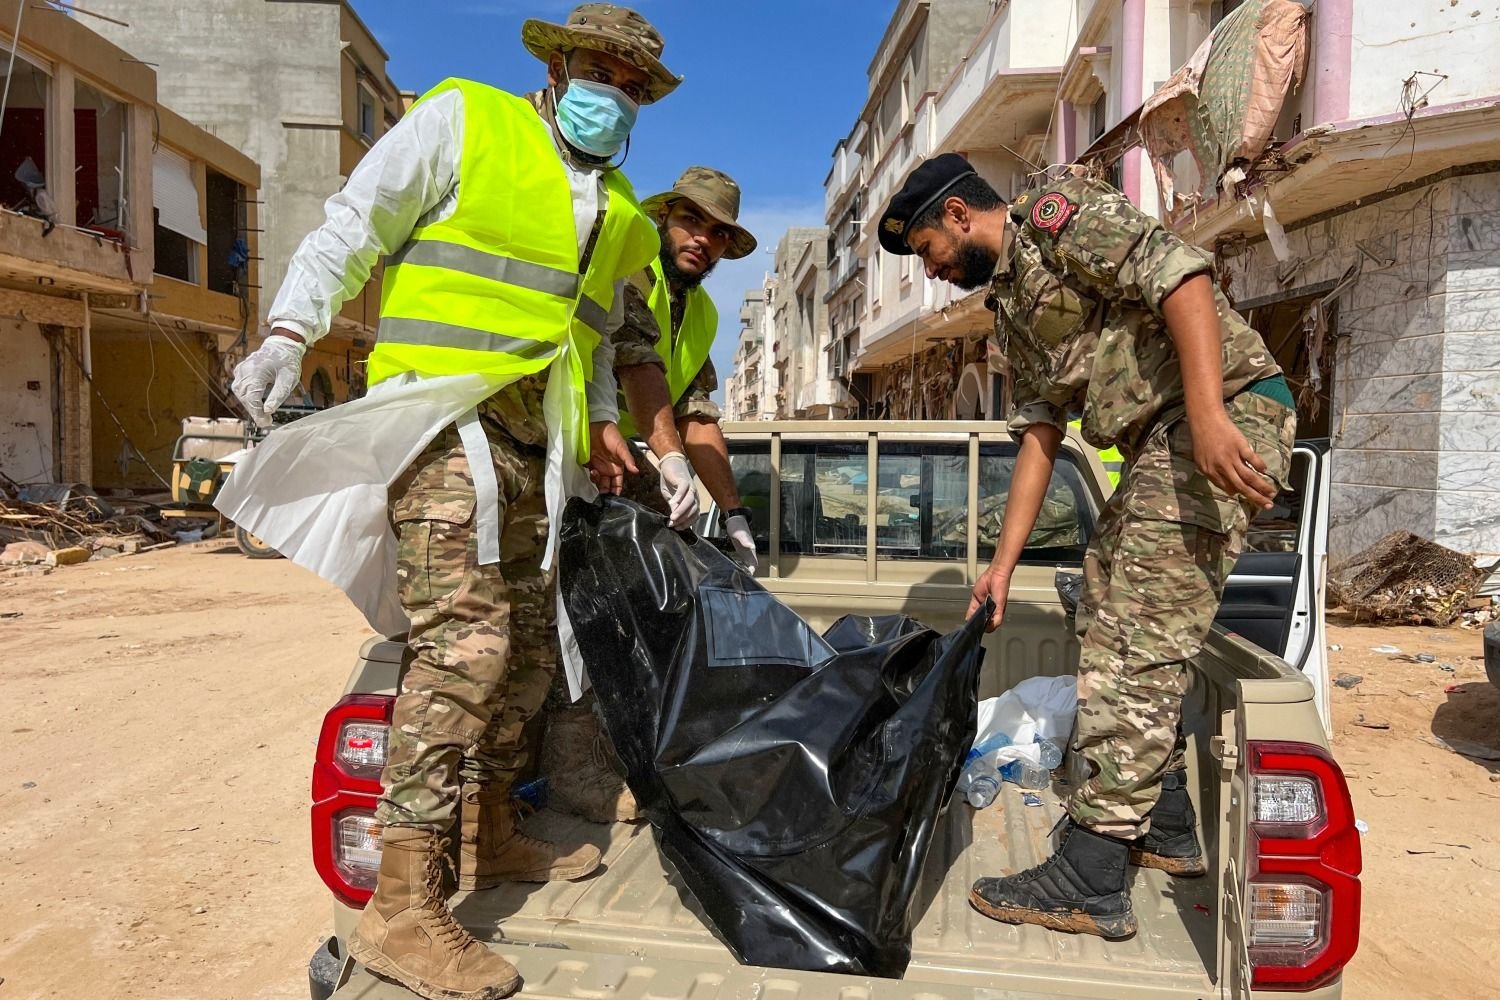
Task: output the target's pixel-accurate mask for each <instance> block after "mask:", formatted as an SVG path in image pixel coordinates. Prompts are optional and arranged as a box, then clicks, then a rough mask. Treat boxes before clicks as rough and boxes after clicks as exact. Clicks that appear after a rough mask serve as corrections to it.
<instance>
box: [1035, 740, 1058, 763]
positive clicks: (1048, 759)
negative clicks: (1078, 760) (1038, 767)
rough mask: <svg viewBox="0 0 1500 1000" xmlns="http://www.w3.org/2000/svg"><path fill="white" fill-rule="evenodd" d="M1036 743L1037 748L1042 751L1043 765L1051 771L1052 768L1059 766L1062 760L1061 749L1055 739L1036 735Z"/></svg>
mask: <svg viewBox="0 0 1500 1000" xmlns="http://www.w3.org/2000/svg"><path fill="white" fill-rule="evenodd" d="M1036 745H1037V749H1038V750H1040V751H1041V753H1042V766H1043V767H1045V768H1046V769H1047V770H1049V771H1051V770H1053V769H1054V768H1057V767H1059V766H1061V764H1062V762H1063V751H1062V747H1060V746H1058V745H1057V741H1056V740H1051V739H1046V740H1044V739H1042V738H1041V737H1040V736H1039V737H1037V740H1036Z"/></svg>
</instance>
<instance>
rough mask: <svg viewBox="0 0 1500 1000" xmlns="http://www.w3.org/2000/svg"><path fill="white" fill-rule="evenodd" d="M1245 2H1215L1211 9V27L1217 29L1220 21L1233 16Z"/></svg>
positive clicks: (1215, 0) (1222, 0)
mask: <svg viewBox="0 0 1500 1000" xmlns="http://www.w3.org/2000/svg"><path fill="white" fill-rule="evenodd" d="M1244 2H1245V0H1213V4H1212V5H1211V6H1210V7H1209V15H1208V19H1209V26H1210V27H1213V28H1217V27H1218V26H1219V22H1220V21H1222V20H1224V19H1225V18H1226V17H1228V16H1229V15H1230V14H1233V13H1234V12H1235V11H1236V10H1238V9H1239V8H1240V6H1241V5H1242V4H1243V3H1244Z"/></svg>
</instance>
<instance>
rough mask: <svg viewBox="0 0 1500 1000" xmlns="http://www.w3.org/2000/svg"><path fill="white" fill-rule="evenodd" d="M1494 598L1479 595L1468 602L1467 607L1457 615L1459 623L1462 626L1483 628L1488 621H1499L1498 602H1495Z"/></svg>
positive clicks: (1499, 606) (1499, 610) (1499, 608)
mask: <svg viewBox="0 0 1500 1000" xmlns="http://www.w3.org/2000/svg"><path fill="white" fill-rule="evenodd" d="M1495 601H1496V598H1493V597H1481V598H1476V599H1475V600H1472V601H1470V602H1469V607H1468V609H1467V610H1465V611H1464V613H1463V614H1462V615H1460V616H1459V622H1458V623H1459V624H1460V625H1462V626H1463V627H1464V628H1468V629H1476V628H1484V627H1485V626H1486V625H1488V624H1489V623H1490V622H1493V621H1500V604H1496V603H1495Z"/></svg>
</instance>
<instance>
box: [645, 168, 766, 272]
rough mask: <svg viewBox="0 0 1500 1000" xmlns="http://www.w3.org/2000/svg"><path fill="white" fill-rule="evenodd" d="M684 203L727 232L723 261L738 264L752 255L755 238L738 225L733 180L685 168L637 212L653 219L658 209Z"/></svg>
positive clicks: (715, 172) (736, 191)
mask: <svg viewBox="0 0 1500 1000" xmlns="http://www.w3.org/2000/svg"><path fill="white" fill-rule="evenodd" d="M684 199H686V200H687V201H690V202H692V203H693V204H694V205H697V206H698V207H699V208H701V209H702V210H703V212H704V214H706V215H708V216H709V217H710V218H712V219H713V220H714V221H715V222H717V223H719V224H720V225H723V226H726V227H727V228H728V229H729V248H728V249H727V250H725V251H724V256H725V257H727V258H729V259H730V260H739V259H740V258H741V257H748V256H749V255H750V254H752V253H754V252H755V237H754V236H752V235H751V234H750V230H748V229H746V228H745V227H744V226H742V225H740V224H739V217H740V186H739V185H738V184H736V183H735V182H734V178H733V177H730V176H729V175H728V174H726V173H724V172H723V171H722V170H715V169H714V168H713V167H688V168H687V169H686V170H684V171H683V172H682V176H681V177H679V178H677V183H676V184H673V185H672V190H670V191H663V192H662V193H661V194H654V195H652V196H651V197H649V198H647V199H646V200H645V201H643V202H641V208H643V209H645V210H646V214H647V215H649V216H651V217H652V218H655V217H656V215H657V214H658V211H659V210H660V209H661V208H662V206H664V205H670V204H672V203H673V202H674V201H682V200H684Z"/></svg>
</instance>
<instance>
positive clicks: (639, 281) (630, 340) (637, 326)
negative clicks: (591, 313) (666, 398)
mask: <svg viewBox="0 0 1500 1000" xmlns="http://www.w3.org/2000/svg"><path fill="white" fill-rule="evenodd" d="M650 294H651V286H650V279H649V278H648V277H646V276H645V272H641V273H639V274H635V275H632V276H631V277H629V278H627V279H626V281H625V295H624V300H625V301H624V313H625V315H624V318H623V322H622V323H621V326H620V329H619V332H618V333H616V335H615V368H617V369H619V368H632V367H634V366H636V365H655V366H656V367H657V368H660V369H661V370H662V371H666V370H667V363H666V362H665V361H663V360H662V357H661V355H660V354H659V353H657V344H658V342H659V341H660V340H661V336H662V331H661V329H660V327H659V326H658V325H657V322H656V315H655V314H654V313H653V312H652V311H651V305H650V302H649V298H650Z"/></svg>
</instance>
